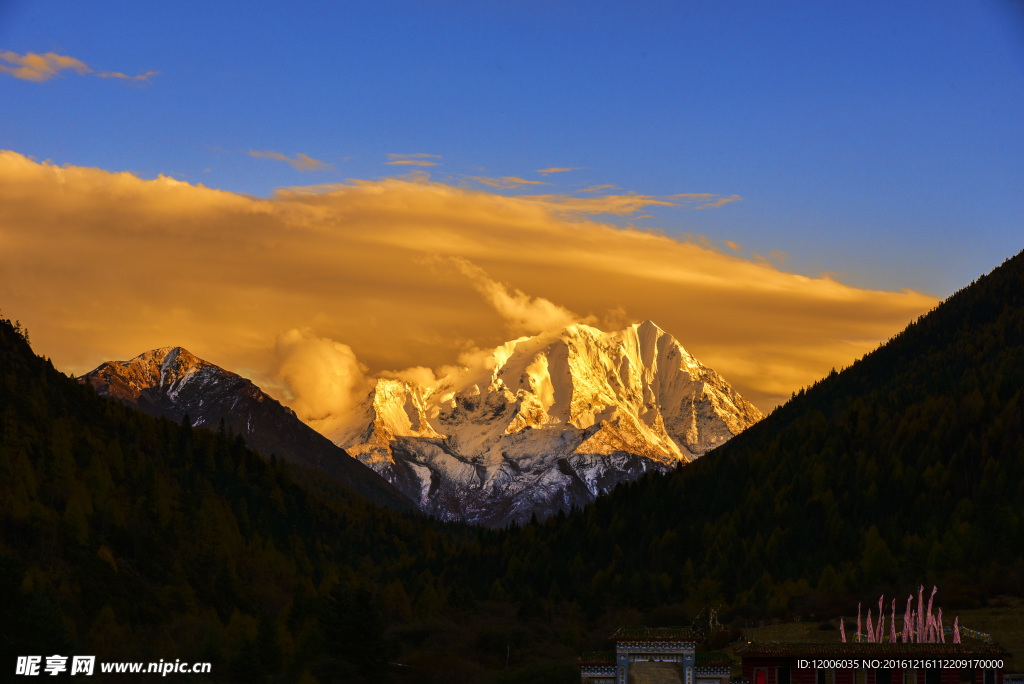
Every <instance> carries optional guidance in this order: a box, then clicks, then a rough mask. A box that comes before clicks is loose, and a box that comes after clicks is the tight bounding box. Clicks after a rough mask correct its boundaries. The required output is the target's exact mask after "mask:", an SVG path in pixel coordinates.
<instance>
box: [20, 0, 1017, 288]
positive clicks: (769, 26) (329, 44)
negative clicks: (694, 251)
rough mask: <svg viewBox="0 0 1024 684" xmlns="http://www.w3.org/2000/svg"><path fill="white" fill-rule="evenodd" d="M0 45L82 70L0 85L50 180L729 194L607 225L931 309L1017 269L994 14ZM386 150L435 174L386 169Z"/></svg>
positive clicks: (486, 22) (746, 16) (689, 13)
mask: <svg viewBox="0 0 1024 684" xmlns="http://www.w3.org/2000/svg"><path fill="white" fill-rule="evenodd" d="M3 50H7V51H10V52H13V53H16V54H17V55H25V54H27V53H37V54H42V53H47V52H52V53H55V54H58V55H66V56H70V57H73V58H75V59H77V60H80V61H81V62H83V63H84V64H86V65H88V68H90V69H92V70H93V71H92V74H87V75H85V76H82V75H79V74H77V73H76V72H74V71H73V70H66V71H61V72H60V73H59V74H58V75H57V76H56V77H54V78H53V79H50V80H48V81H46V82H43V83H39V82H30V81H25V80H21V79H17V78H11V77H3V78H0V101H2V102H3V107H2V109H0V147H3V148H5V149H10V150H14V151H17V152H19V153H22V154H25V155H30V156H32V157H33V158H36V159H39V160H43V159H49V160H52V161H53V162H54V163H57V164H71V165H81V166H89V167H99V168H103V169H107V170H110V171H132V172H135V173H137V174H139V175H141V176H142V177H146V178H152V177H155V176H156V175H157V174H161V173H162V174H167V175H170V176H173V177H175V178H178V179H180V180H186V181H189V182H192V183H203V184H204V185H207V186H209V187H214V188H221V189H225V190H231V191H235V192H240V193H248V194H252V195H257V196H269V195H271V194H272V192H273V191H274V189H275V188H278V187H284V186H295V185H308V184H314V183H331V182H341V181H344V180H345V179H349V178H361V179H374V178H381V177H385V176H389V175H395V174H397V173H399V172H401V171H408V170H412V169H415V168H419V169H422V170H427V171H429V172H430V174H431V177H432V178H433V179H434V180H439V181H446V182H450V183H454V184H470V185H472V184H473V183H475V181H473V180H471V179H472V177H474V176H485V177H515V178H520V179H523V180H534V181H545V182H547V183H549V185H545V186H540V185H536V186H520V187H518V188H515V189H513V190H508V191H507V192H509V193H511V194H522V193H524V192H560V193H577V194H578V193H579V191H581V190H583V189H585V188H589V187H593V186H599V185H611V186H614V188H615V191H616V192H630V193H640V194H644V195H654V196H667V195H672V194H677V193H712V194H714V195H717V196H722V197H732V196H734V195H738V196H739V197H741V198H742V200H741V201H736V202H733V203H730V204H729V205H728V206H726V207H723V208H721V209H719V210H715V211H695V210H694V209H693V207H692V206H688V207H685V208H679V207H654V208H652V209H649V210H648V212H647V213H648V214H650V216H648V217H644V218H637V217H636V216H631V217H625V218H624V217H609V219H608V220H610V221H612V222H618V223H620V224H621V223H624V222H629V221H631V222H633V223H634V224H635V225H638V226H644V227H653V228H657V229H660V230H664V231H666V232H668V233H670V234H677V233H679V234H692V235H700V236H704V237H706V238H707V239H708V240H710V241H711V243H712V244H715V245H718V246H722V245H724V243H725V241H727V240H729V241H732V242H733V243H735V244H737V245H739V246H740V250H739V254H741V255H745V256H751V255H755V254H756V255H760V256H763V257H766V258H776V259H779V260H781V259H783V258H784V261H781V264H782V267H783V268H786V269H790V270H793V271H796V272H800V273H805V274H807V275H816V274H819V273H822V272H828V273H833V274H835V277H837V278H839V279H840V280H842V281H844V282H847V283H850V284H853V285H858V286H864V287H876V288H882V289H899V288H912V289H917V290H920V291H924V292H927V293H930V294H934V295H937V296H946V295H948V294H950V293H951V292H952V291H954V290H955V289H957V288H958V287H960V286H962V285H963V284H965V283H966V282H969V280H970V279H972V278H973V277H975V276H976V275H978V274H980V273H982V272H985V271H987V270H989V269H991V268H992V267H993V266H995V265H997V264H998V263H999V262H1000V261H1001V260H1002V259H1003V258H1005V257H1007V256H1010V255H1011V254H1013V253H1015V252H1016V251H1018V250H1019V249H1020V248H1021V247H1022V240H1021V236H1022V235H1024V230H1022V228H1021V223H1020V221H1021V217H1022V216H1024V212H1022V209H1024V133H1022V131H1024V127H1022V126H1021V122H1022V121H1024V12H1022V11H1021V9H1020V5H1019V4H1016V3H1013V2H1009V0H1005V1H996V0H982V1H976V2H934V1H928V2H913V1H911V2H862V1H858V2H832V3H818V2H748V3H742V2H737V3H721V2H648V3H640V4H639V5H637V4H635V3H628V4H627V3H623V2H586V3H553V2H440V3H427V2H380V3H333V2H332V3H315V2H309V3H300V4H297V5H296V4H289V5H286V4H284V3H260V2H245V3H234V2H218V3H206V2H173V3H171V2H154V3H136V2H101V3H80V2H46V3H29V2H18V1H15V2H10V1H8V2H5V3H3V4H0V51H3ZM103 71H110V72H119V73H122V74H124V75H127V76H136V75H142V74H146V73H147V72H158V73H156V74H155V75H152V76H151V77H149V78H148V80H147V81H145V82H142V81H140V82H135V83H133V82H129V81H128V80H127V79H110V78H108V79H102V80H99V79H96V78H93V77H92V75H94V74H95V73H99V72H103ZM2 76H4V75H3V74H0V77H2ZM251 151H256V152H267V151H270V152H275V153H278V154H280V155H284V156H287V157H288V158H290V159H293V160H294V159H297V157H296V155H297V154H300V153H301V154H304V155H307V156H308V157H309V158H311V159H313V160H318V161H321V162H323V164H324V165H325V166H324V168H322V169H321V170H313V171H300V170H297V169H295V168H293V167H292V166H291V165H290V164H288V163H286V162H283V161H280V160H273V159H269V158H265V157H264V158H260V157H254V156H251V155H250V154H249V153H250V152H251ZM412 154H430V155H436V156H434V157H421V158H420V159H425V160H429V161H433V162H434V163H435V164H436V165H435V166H430V167H412V166H409V167H407V168H403V167H402V166H401V165H389V164H387V162H388V161H389V155H412ZM391 161H394V159H391ZM553 167H556V168H569V169H572V170H571V171H566V172H562V173H558V174H548V175H544V174H539V173H537V171H538V170H542V169H547V168H553ZM773 253H774V254H775V257H770V256H769V255H771V254H773ZM783 254H784V255H785V256H784V257H783V256H782V255H783Z"/></svg>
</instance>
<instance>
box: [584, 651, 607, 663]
mask: <svg viewBox="0 0 1024 684" xmlns="http://www.w3.org/2000/svg"><path fill="white" fill-rule="evenodd" d="M614 664H615V652H614V651H591V652H590V653H584V654H583V655H581V656H580V665H614Z"/></svg>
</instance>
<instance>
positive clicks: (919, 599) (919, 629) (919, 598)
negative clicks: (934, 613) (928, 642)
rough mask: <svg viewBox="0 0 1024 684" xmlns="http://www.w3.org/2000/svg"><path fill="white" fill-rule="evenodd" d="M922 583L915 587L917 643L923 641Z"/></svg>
mask: <svg viewBox="0 0 1024 684" xmlns="http://www.w3.org/2000/svg"><path fill="white" fill-rule="evenodd" d="M923 637H924V585H923V584H922V585H920V586H918V587H917V639H916V641H917V642H918V643H921V642H922V641H924V638H923Z"/></svg>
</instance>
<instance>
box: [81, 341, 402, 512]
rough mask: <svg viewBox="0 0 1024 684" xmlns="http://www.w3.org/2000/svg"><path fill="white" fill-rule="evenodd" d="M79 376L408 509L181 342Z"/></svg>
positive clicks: (250, 387) (103, 390)
mask: <svg viewBox="0 0 1024 684" xmlns="http://www.w3.org/2000/svg"><path fill="white" fill-rule="evenodd" d="M80 381H82V382H87V383H89V384H90V385H92V386H93V388H94V389H96V391H97V392H98V393H99V394H101V395H103V396H107V397H111V398H113V399H118V400H120V401H122V402H124V403H126V404H128V405H130V406H134V407H135V408H138V409H140V410H141V411H143V412H145V413H148V414H150V415H153V416H157V417H160V416H165V417H167V418H170V419H171V420H174V421H177V422H180V421H182V420H183V419H184V418H185V416H188V417H189V423H191V424H192V425H193V426H203V427H208V428H211V429H218V428H219V427H220V425H221V424H223V426H224V428H225V429H227V430H230V431H231V432H232V433H234V434H236V435H241V436H242V437H243V438H244V439H245V442H246V445H247V446H248V447H249V448H250V449H253V450H255V451H259V452H260V453H262V454H264V455H265V456H267V457H270V456H271V455H272V454H273V455H276V456H278V457H280V458H282V459H284V460H286V461H290V462H292V463H297V464H299V465H302V466H306V467H309V468H313V469H315V470H320V471H323V472H325V473H327V474H328V475H331V476H332V477H334V478H335V479H336V480H340V481H341V482H343V483H344V484H346V485H348V486H349V487H351V488H352V489H354V490H356V491H357V492H359V493H360V494H362V495H363V496H365V497H367V498H369V499H371V500H372V501H375V502H377V503H379V504H382V505H385V506H388V507H391V508H395V509H399V510H406V509H411V508H412V506H411V504H410V502H409V501H408V500H407V499H406V497H405V496H403V495H402V494H400V493H399V492H398V491H396V490H395V489H394V488H393V487H392V486H391V485H389V484H388V483H387V482H384V481H382V480H381V479H380V477H378V476H377V475H376V474H375V473H374V472H372V471H371V470H369V469H368V468H365V467H364V466H363V465H362V464H360V463H358V462H357V461H355V460H353V459H352V458H350V457H349V456H348V454H346V453H345V452H344V451H343V450H342V449H339V448H338V447H337V446H335V445H334V444H332V443H331V442H330V441H329V440H328V439H326V438H324V437H323V436H322V435H319V434H317V433H316V432H315V431H314V430H312V429H311V428H309V427H308V426H307V425H306V424H305V423H303V422H302V421H301V420H299V419H298V417H296V415H295V412H294V411H292V410H291V409H290V408H288V407H286V406H282V405H281V404H280V403H279V402H278V401H277V400H276V399H274V398H272V397H271V396H270V395H268V394H266V393H265V392H263V390H261V389H260V388H259V387H257V386H256V385H254V384H253V383H252V382H251V381H250V380H247V379H246V378H243V377H242V376H240V375H238V374H236V373H232V372H231V371H227V370H224V369H223V368H221V367H220V366H217V365H215V364H212V363H208V362H207V361H204V360H202V359H200V358H199V357H197V356H195V355H194V354H192V353H190V352H189V351H188V350H187V349H184V348H182V347H163V348H161V349H154V350H152V351H148V352H146V353H144V354H140V355H139V356H136V357H135V358H134V359H131V360H129V361H108V362H106V363H104V364H102V365H100V366H99V367H98V368H96V369H95V370H93V371H90V372H89V373H86V374H85V375H83V376H82V377H81V378H80Z"/></svg>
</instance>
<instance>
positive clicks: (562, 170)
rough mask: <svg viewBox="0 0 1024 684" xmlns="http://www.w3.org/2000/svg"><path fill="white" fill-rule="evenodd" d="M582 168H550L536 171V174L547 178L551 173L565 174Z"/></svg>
mask: <svg viewBox="0 0 1024 684" xmlns="http://www.w3.org/2000/svg"><path fill="white" fill-rule="evenodd" d="M581 168H582V167H580V166H552V167H551V168H549V169H537V173H539V174H542V175H544V176H547V175H548V174H551V173H566V172H568V171H578V170H580V169H581Z"/></svg>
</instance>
